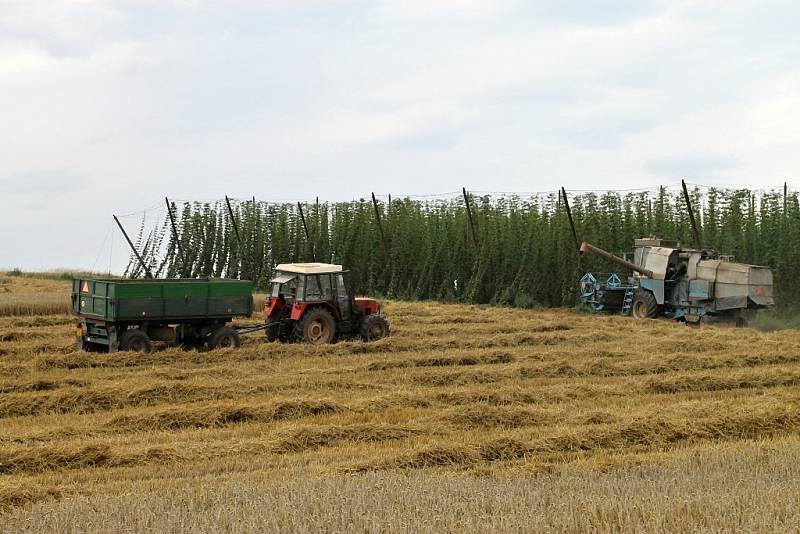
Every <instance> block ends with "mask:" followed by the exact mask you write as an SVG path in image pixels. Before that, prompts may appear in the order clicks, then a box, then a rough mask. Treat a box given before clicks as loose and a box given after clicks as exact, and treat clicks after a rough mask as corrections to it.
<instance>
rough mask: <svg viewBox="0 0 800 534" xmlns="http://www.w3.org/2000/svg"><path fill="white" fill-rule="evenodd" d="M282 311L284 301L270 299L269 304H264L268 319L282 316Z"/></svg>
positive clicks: (265, 314) (265, 315)
mask: <svg viewBox="0 0 800 534" xmlns="http://www.w3.org/2000/svg"><path fill="white" fill-rule="evenodd" d="M282 309H283V299H279V298H277V299H276V298H274V297H270V298H269V299H268V300H267V302H265V303H264V317H266V318H267V319H269V318H270V317H277V316H278V315H280V313H281V310H282Z"/></svg>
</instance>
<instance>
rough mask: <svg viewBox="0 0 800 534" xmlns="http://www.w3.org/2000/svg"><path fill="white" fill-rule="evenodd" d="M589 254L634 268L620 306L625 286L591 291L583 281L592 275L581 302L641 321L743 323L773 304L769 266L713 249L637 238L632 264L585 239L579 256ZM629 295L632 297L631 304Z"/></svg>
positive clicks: (582, 288) (740, 324) (738, 324)
mask: <svg viewBox="0 0 800 534" xmlns="http://www.w3.org/2000/svg"><path fill="white" fill-rule="evenodd" d="M588 252H593V253H595V254H598V255H600V256H602V257H604V258H606V259H608V260H610V261H612V262H615V263H617V264H618V265H620V266H622V267H625V268H628V269H631V270H632V271H633V272H634V275H633V277H632V278H631V279H630V280H631V283H630V284H629V286H626V287H625V289H624V291H625V294H626V298H625V300H624V301H623V305H622V306H621V307H616V306H615V305H614V303H615V302H616V300H618V295H619V293H620V292H621V291H623V289H621V287H616V288H615V287H611V288H609V287H608V283H606V284H605V285H599V286H598V287H597V288H596V289H595V290H594V291H591V285H590V284H587V283H585V280H587V276H588V275H591V274H592V273H587V274H585V275H584V277H583V278H582V279H581V300H582V301H583V302H584V303H585V304H587V305H588V306H590V307H591V308H593V309H604V310H609V311H615V310H617V309H618V310H619V311H620V312H621V313H623V314H625V315H627V314H628V313H630V314H631V315H633V316H634V317H636V318H639V319H644V318H653V317H657V316H659V315H663V316H666V317H670V318H673V319H676V320H681V321H686V322H687V323H691V324H697V323H701V322H703V323H713V322H725V323H733V324H736V325H737V326H742V325H744V324H745V322H746V320H747V316H748V314H750V313H751V312H752V311H753V310H757V309H761V308H767V307H771V306H773V305H774V299H773V296H772V286H773V281H772V271H771V270H770V269H769V268H768V267H761V266H756V265H747V264H744V263H736V262H732V261H730V259H729V258H728V257H726V256H723V255H719V254H717V253H715V252H714V251H713V250H708V249H703V250H697V249H686V248H682V247H681V246H680V245H679V244H678V243H677V242H676V241H668V240H662V239H658V238H655V237H650V238H646V239H637V240H636V241H635V249H634V261H633V262H629V261H627V260H624V259H622V258H619V257H617V256H614V255H613V254H610V253H608V252H606V251H604V250H602V249H600V248H598V247H595V246H593V245H591V244H589V243H585V242H584V243H583V244H582V245H581V248H580V254H581V255H584V254H586V253H588ZM592 276H593V275H592ZM627 296H630V297H631V298H630V301H629V305H628V298H627ZM607 304H610V305H607Z"/></svg>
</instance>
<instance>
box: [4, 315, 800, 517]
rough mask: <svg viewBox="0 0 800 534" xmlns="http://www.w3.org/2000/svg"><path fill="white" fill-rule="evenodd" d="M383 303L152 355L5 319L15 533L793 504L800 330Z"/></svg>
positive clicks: (784, 507) (760, 513)
mask: <svg viewBox="0 0 800 534" xmlns="http://www.w3.org/2000/svg"><path fill="white" fill-rule="evenodd" d="M386 311H387V314H388V315H389V317H390V318H391V321H392V329H393V336H392V337H391V338H389V339H386V340H382V341H379V342H377V343H371V344H366V343H361V342H344V343H339V344H336V345H332V346H325V347H309V346H305V345H281V344H272V343H267V342H266V341H265V340H264V337H263V335H258V334H256V335H251V336H248V337H247V338H246V340H245V343H244V345H243V347H242V348H241V349H239V350H219V351H211V352H196V351H186V350H182V349H177V348H170V349H165V350H162V351H159V352H156V353H153V354H150V355H138V354H131V353H119V354H115V355H107V354H96V353H93V354H87V353H78V352H75V351H74V350H73V342H72V328H71V326H70V324H71V319H70V317H69V316H67V315H53V316H49V317H26V316H12V317H0V422H2V424H0V507H5V509H6V511H5V515H4V516H2V517H0V525H2V526H0V530H2V528H6V529H7V530H8V531H9V532H11V531H14V532H17V531H20V530H30V531H36V530H60V531H67V532H68V531H79V530H88V531H95V532H100V531H109V530H120V528H121V527H122V526H123V525H124V526H125V527H126V528H130V529H133V530H136V531H143V530H148V529H162V530H180V531H226V530H227V531H237V530H306V531H308V530H327V531H332V530H338V531H344V530H358V531H375V530H381V529H382V528H383V529H388V530H394V531H431V532H433V531H462V530H468V531H487V530H512V531H515V530H517V531H531V530H551V531H553V530H601V531H621V530H622V531H631V530H639V531H641V530H694V529H697V530H719V529H728V530H744V531H746V530H753V529H756V530H773V531H780V530H786V529H787V528H792V526H793V525H796V524H797V520H798V515H797V514H798V512H797V509H796V507H795V506H794V504H793V503H796V502H797V501H798V499H800V489H799V488H800V487H799V486H798V485H797V484H796V480H797V476H798V474H800V473H798V469H800V468H798V465H800V463H798V460H800V334H798V333H797V332H795V331H791V330H785V331H780V332H772V333H765V332H758V331H755V330H750V329H741V330H736V329H715V328H706V329H691V328H686V327H684V326H682V325H679V324H673V323H670V322H666V321H648V322H643V323H642V322H635V321H633V320H630V319H625V318H619V317H592V316H584V315H574V314H570V313H568V312H565V311H527V310H526V311H523V310H509V309H496V308H489V307H479V306H453V305H440V304H432V303H431V304H410V303H387V305H386ZM265 510H269V513H265V512H264V511H265ZM137 511H138V513H137ZM745 512H746V513H745Z"/></svg>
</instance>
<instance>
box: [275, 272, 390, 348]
mask: <svg viewBox="0 0 800 534" xmlns="http://www.w3.org/2000/svg"><path fill="white" fill-rule="evenodd" d="M275 271H276V272H275V276H274V277H273V279H272V293H271V295H270V296H269V298H268V299H267V301H266V302H265V303H264V316H265V319H266V322H267V325H268V326H267V328H266V333H267V339H269V340H270V341H274V340H279V341H287V342H291V341H303V342H306V343H312V344H314V345H321V344H323V343H333V342H334V341H335V340H336V339H338V338H340V337H348V336H351V337H355V336H360V337H361V338H362V339H363V340H365V341H373V340H376V339H380V338H382V337H386V336H388V335H389V323H388V322H387V321H386V318H385V317H384V316H383V315H381V307H380V304H379V303H378V301H377V300H375V299H371V298H353V297H351V296H350V295H348V293H347V288H346V287H345V285H344V271H343V270H342V266H341V265H332V264H329V263H283V264H280V265H278V266H277V267H276V268H275Z"/></svg>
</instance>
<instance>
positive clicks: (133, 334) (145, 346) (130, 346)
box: [119, 328, 153, 352]
mask: <svg viewBox="0 0 800 534" xmlns="http://www.w3.org/2000/svg"><path fill="white" fill-rule="evenodd" d="M119 348H120V349H121V350H129V351H131V352H153V342H152V341H150V338H149V337H147V334H145V333H144V332H143V331H142V330H139V329H138V328H135V329H133V330H126V331H125V332H124V333H123V334H122V336H120V338H119Z"/></svg>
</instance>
